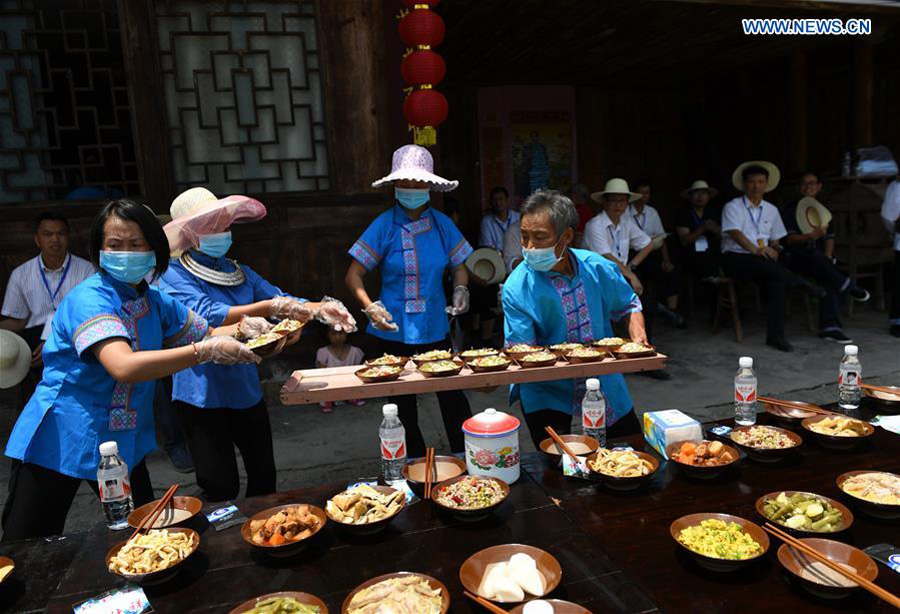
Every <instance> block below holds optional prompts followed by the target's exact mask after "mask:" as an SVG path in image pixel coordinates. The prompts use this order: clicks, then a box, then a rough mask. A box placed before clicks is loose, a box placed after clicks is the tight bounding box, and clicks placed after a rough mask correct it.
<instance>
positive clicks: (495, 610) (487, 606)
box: [463, 591, 509, 614]
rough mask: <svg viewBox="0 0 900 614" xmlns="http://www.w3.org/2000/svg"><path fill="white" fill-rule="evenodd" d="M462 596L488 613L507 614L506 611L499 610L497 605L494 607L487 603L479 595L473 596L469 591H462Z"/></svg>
mask: <svg viewBox="0 0 900 614" xmlns="http://www.w3.org/2000/svg"><path fill="white" fill-rule="evenodd" d="M463 594H464V595H465V596H466V597H468V598H469V599H471V600H472V601H474V602H475V603H477V604H479V605H481V606H483V607H484V609H486V610H487V611H488V612H493V613H494V614H509V612H507V611H506V610H504V609H503V608H501V607H500V606H498V605H494V604H493V603H491V602H490V601H488V600H487V599H485V598H484V597H482V596H481V595H473V594H472V593H470V592H469V591H463Z"/></svg>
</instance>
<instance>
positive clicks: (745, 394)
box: [734, 356, 756, 426]
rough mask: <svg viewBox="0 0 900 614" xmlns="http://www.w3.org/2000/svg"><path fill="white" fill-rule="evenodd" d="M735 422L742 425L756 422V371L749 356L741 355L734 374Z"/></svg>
mask: <svg viewBox="0 0 900 614" xmlns="http://www.w3.org/2000/svg"><path fill="white" fill-rule="evenodd" d="M734 422H735V424H738V425H740V426H748V425H751V424H756V373H754V372H753V359H752V358H750V357H749V356H742V357H741V360H740V368H739V369H738V372H737V375H735V376H734Z"/></svg>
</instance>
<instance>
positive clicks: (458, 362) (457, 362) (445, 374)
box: [419, 360, 465, 377]
mask: <svg viewBox="0 0 900 614" xmlns="http://www.w3.org/2000/svg"><path fill="white" fill-rule="evenodd" d="M435 362H440V361H438V360H434V361H429V362H427V363H422V364H421V365H419V373H421V374H422V375H424V376H425V377H450V376H452V375H459V374H460V372H461V371H462V370H463V367H464V366H465V363H463V361H461V360H453V361H451V362H453V364H455V365H456V368H455V369H450V370H448V371H436V372H433V371H423V370H422V367H424V366H425V365H428V364H433V363H435Z"/></svg>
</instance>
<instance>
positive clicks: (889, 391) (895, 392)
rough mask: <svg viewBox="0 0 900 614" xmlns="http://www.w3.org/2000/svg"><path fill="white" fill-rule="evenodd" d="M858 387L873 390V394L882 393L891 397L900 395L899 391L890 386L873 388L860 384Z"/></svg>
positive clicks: (870, 385)
mask: <svg viewBox="0 0 900 614" xmlns="http://www.w3.org/2000/svg"><path fill="white" fill-rule="evenodd" d="M859 387H860V388H865V389H866V390H874V391H875V392H883V393H885V394H890V395H893V396H897V395H900V390H898V389H896V388H893V387H891V386H873V385H872V384H860V385H859Z"/></svg>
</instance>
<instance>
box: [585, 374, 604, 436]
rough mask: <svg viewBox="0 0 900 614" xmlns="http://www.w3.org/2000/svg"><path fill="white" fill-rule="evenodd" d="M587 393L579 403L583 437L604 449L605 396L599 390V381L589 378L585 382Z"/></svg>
mask: <svg viewBox="0 0 900 614" xmlns="http://www.w3.org/2000/svg"><path fill="white" fill-rule="evenodd" d="M586 386H587V391H586V392H585V393H584V400H582V401H581V428H582V430H583V432H584V434H585V435H587V436H588V437H593V438H594V439H596V440H597V441H599V442H600V447H601V448H605V447H606V396H605V395H604V394H603V390H601V389H600V380H598V379H596V378H591V379H589V380H588V381H587V382H586Z"/></svg>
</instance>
